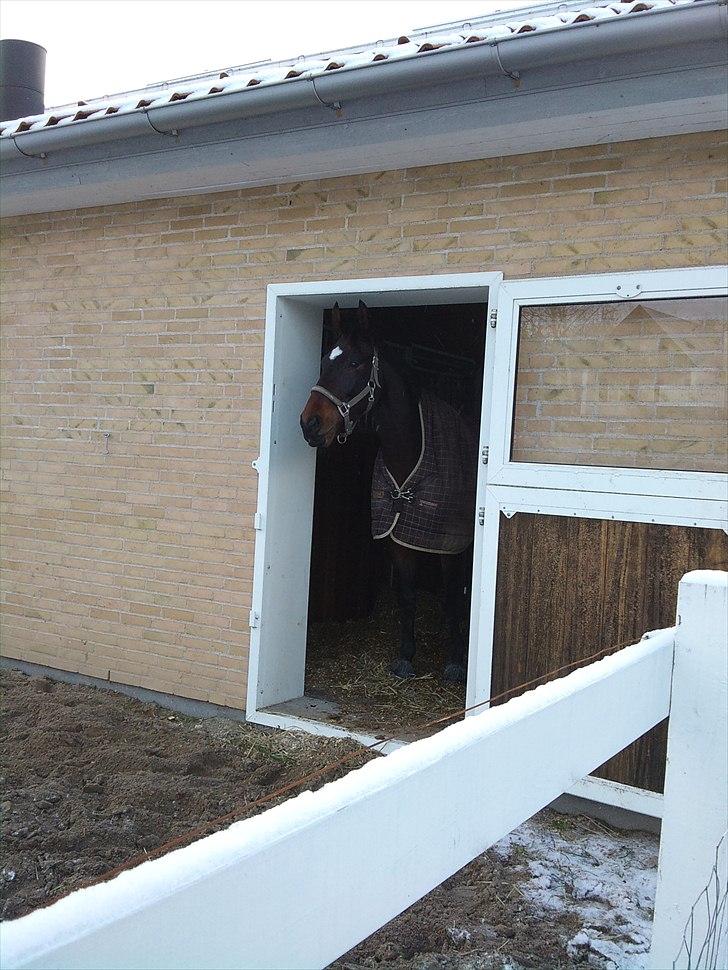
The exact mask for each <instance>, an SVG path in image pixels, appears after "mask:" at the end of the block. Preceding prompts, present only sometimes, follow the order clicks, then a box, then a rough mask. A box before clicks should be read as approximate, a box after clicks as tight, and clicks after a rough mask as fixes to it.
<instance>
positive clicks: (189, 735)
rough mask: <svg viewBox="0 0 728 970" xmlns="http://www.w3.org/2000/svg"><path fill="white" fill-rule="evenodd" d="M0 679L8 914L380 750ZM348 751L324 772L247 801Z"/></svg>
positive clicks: (9, 673) (6, 675)
mask: <svg viewBox="0 0 728 970" xmlns="http://www.w3.org/2000/svg"><path fill="white" fill-rule="evenodd" d="M0 686H2V689H3V704H2V706H3V716H4V734H5V737H4V743H3V752H2V778H1V779H0V784H1V785H2V802H1V803H0V811H1V813H2V841H3V850H4V851H3V860H2V869H0V914H1V916H2V918H3V919H15V918H17V917H19V916H23V915H24V914H25V913H28V912H30V911H31V910H33V909H36V908H37V907H39V906H43V905H45V904H46V903H49V902H52V901H53V900H55V899H57V898H58V897H60V896H63V895H65V894H66V893H68V892H70V891H71V890H73V889H76V888H78V887H80V886H82V885H85V884H86V883H87V882H89V881H92V880H94V879H96V878H98V877H100V876H102V875H103V874H104V873H106V872H109V871H110V870H112V869H115V868H116V867H117V866H119V865H121V864H122V863H125V862H127V861H128V860H130V859H133V858H136V857H140V856H141V858H140V860H139V861H142V859H143V857H144V855H145V854H146V853H150V852H152V851H153V850H154V849H156V848H157V847H159V846H161V845H163V844H164V843H166V842H167V841H168V840H170V839H173V838H175V837H177V836H181V835H183V834H185V833H186V832H189V831H191V830H193V829H197V828H199V827H200V826H201V825H203V824H204V823H206V822H210V821H211V820H213V819H216V818H218V816H221V815H224V814H226V813H228V812H231V811H233V809H235V808H238V811H237V812H236V814H235V818H245V817H246V816H248V815H254V814H257V813H258V812H259V811H263V810H264V809H266V808H270V807H271V806H272V805H275V804H278V802H280V801H283V800H284V799H285V798H287V797H289V796H290V795H292V794H297V793H298V791H302V790H304V789H306V788H314V789H315V788H317V787H320V786H321V785H322V784H324V783H325V782H326V781H331V780H332V779H333V778H334V777H339V776H341V775H343V774H346V773H347V772H348V771H349V770H351V769H352V768H354V767H358V766H359V765H361V764H363V763H364V762H365V761H367V760H369V759H370V758H372V757H376V755H375V754H373V753H372V752H370V751H366V750H365V749H363V748H360V747H359V745H357V744H355V743H353V742H351V741H347V740H340V739H335V738H318V737H312V736H311V735H307V734H302V733H300V732H287V731H275V730H273V729H268V728H264V727H260V726H257V725H251V724H244V723H241V722H238V721H232V720H227V719H222V718H210V719H205V720H200V719H197V718H190V717H185V716H184V715H181V714H175V713H172V712H170V711H169V710H168V709H166V708H162V707H159V706H158V705H156V704H150V703H143V702H141V701H137V700H133V699H132V698H129V697H126V696H124V695H122V694H118V693H115V692H113V691H110V690H99V689H98V688H95V687H85V686H80V685H74V684H65V683H60V682H58V681H54V680H50V679H49V678H45V677H44V678H39V677H28V676H25V675H24V674H22V673H20V672H18V671H15V670H6V671H2V672H0ZM353 752H356V754H355V757H354V758H352V759H351V760H350V761H348V762H347V763H346V764H344V765H342V766H341V768H339V769H338V770H336V771H331V772H329V773H328V774H327V775H326V777H323V778H321V779H317V780H315V781H314V782H313V783H312V784H311V783H308V784H304V785H302V786H301V787H300V788H299V789H296V790H295V791H289V792H287V793H286V794H284V795H283V796H281V797H279V798H277V799H274V800H272V801H270V802H268V803H266V804H265V805H262V806H256V807H254V808H247V807H246V806H247V805H248V804H249V803H250V802H253V801H256V800H258V799H260V798H262V797H265V796H267V795H269V794H270V793H271V792H273V791H275V790H277V789H278V788H280V787H282V786H284V785H286V784H288V783H289V782H291V781H294V780H295V779H297V778H299V777H301V776H302V775H305V774H307V773H309V772H311V771H314V770H316V769H318V768H321V767H323V766H324V765H326V764H328V763H329V762H332V761H335V760H337V759H338V758H340V757H342V756H344V755H347V754H350V753H353ZM231 821H232V819H227V820H226V821H225V822H223V823H219V824H211V825H210V826H209V827H208V828H207V829H206V832H208V833H209V832H213V831H216V830H217V829H218V828H224V827H225V826H226V825H229V824H230V822H231Z"/></svg>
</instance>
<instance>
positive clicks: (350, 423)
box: [311, 347, 381, 445]
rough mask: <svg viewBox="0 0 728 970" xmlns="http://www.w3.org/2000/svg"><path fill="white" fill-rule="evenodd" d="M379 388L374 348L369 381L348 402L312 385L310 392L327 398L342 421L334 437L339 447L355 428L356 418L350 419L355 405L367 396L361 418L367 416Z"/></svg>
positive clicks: (377, 361) (377, 362) (377, 357)
mask: <svg viewBox="0 0 728 970" xmlns="http://www.w3.org/2000/svg"><path fill="white" fill-rule="evenodd" d="M380 387H381V385H380V383H379V354H378V353H377V348H376V347H375V348H374V353H373V354H372V369H371V371H370V373H369V380H368V381H367V382H366V384H365V385H364V388H363V389H362V390H361V391H359V393H358V394H357V395H355V396H354V397H352V398H351V399H350V400H348V401H342V400H341V398H338V397H336V395H335V394H332V393H331V391H329V390H327V389H326V388H325V387H321V385H320V384H314V386H313V387H312V388H311V392H312V393H313V391H317V392H318V393H319V394H323V396H324V397H326V398H328V399H329V401H331V403H332V404H334V405H335V406H336V410H337V411H338V412H339V414H340V415H341V417H342V418H343V420H344V430H343V432H340V433H339V434H337V436H336V440H337V441H338V442H339V444H340V445H343V444H345V443H346V439H347V438H348V437H349V435H350V434H351V433H352V432H353V430H354V428H355V427H356V424H357V421H358V420H359V419H358V418H357V419H356V420H354V419H352V417H351V411H352V408H355V407H356V405H357V404H358V403H359V402H360V401H363V400H364V398H365V397H367V396H368V401H367V406H366V409H365V410H364V414H363V415H361V416H362V417H363V416H365V415H367V414H369V412H370V411H371V409H372V408H373V407H374V399H375V397H376V394H377V391H378V390H379V388H380Z"/></svg>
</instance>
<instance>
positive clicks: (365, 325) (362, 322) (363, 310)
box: [356, 300, 372, 336]
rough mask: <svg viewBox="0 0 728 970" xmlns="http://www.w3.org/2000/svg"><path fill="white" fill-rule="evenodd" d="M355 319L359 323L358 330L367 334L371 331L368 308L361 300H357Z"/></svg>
mask: <svg viewBox="0 0 728 970" xmlns="http://www.w3.org/2000/svg"><path fill="white" fill-rule="evenodd" d="M356 319H357V322H358V324H359V332H360V333H362V334H365V335H366V336H369V334H370V333H371V329H372V328H371V321H370V319H369V309H368V307H367V305H366V303H365V302H364V301H363V300H359V306H358V307H357V310H356Z"/></svg>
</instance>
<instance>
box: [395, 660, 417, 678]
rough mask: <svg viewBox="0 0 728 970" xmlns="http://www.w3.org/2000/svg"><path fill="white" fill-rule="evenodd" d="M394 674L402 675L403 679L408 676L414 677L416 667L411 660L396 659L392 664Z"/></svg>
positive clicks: (396, 675)
mask: <svg viewBox="0 0 728 970" xmlns="http://www.w3.org/2000/svg"><path fill="white" fill-rule="evenodd" d="M392 674H393V675H394V676H395V677H401V678H402V679H403V680H404V679H405V678H407V677H414V675H415V668H414V667H413V666H412V664H411V663H410V662H409V660H396V661H395V662H394V663H393V664H392Z"/></svg>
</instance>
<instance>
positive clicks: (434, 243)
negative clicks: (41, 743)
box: [2, 133, 726, 707]
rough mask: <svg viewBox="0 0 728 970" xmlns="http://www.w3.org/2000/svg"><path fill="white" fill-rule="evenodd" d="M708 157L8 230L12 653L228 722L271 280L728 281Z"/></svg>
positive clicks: (240, 698) (203, 205)
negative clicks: (704, 275)
mask: <svg viewBox="0 0 728 970" xmlns="http://www.w3.org/2000/svg"><path fill="white" fill-rule="evenodd" d="M724 145H725V139H724V137H723V136H721V135H720V134H717V133H707V134H696V135H686V136H681V137H673V138H665V139H652V140H647V141H640V142H630V143H625V144H620V145H612V146H593V147H588V148H578V149H570V150H566V151H558V152H542V153H538V154H534V155H519V156H514V157H508V158H497V159H487V160H484V161H476V162H466V163H458V164H452V165H440V166H434V167H428V168H413V169H407V170H403V171H395V172H384V173H376V174H371V175H361V176H353V177H346V178H339V179H326V180H321V181H317V182H302V183H293V184H287V185H280V186H277V187H276V186H273V187H266V188H256V189H249V190H244V191H232V192H225V193H219V194H214V195H206V196H198V197H194V198H181V199H166V200H161V201H152V202H141V203H133V204H128V205H120V206H108V207H103V208H94V209H81V210H78V211H75V212H64V213H52V214H49V215H34V216H27V217H22V218H18V219H13V220H9V221H7V222H6V223H5V226H4V233H3V262H4V270H5V276H4V279H5V284H4V298H3V329H2V340H3V345H2V356H3V370H4V379H5V383H4V389H3V399H2V430H3V454H2V486H3V499H4V506H3V519H2V526H3V536H2V542H3V577H2V579H3V586H2V611H3V645H4V652H5V653H6V655H8V656H11V657H20V658H23V659H25V660H29V661H34V662H37V663H42V664H48V665H51V666H55V667H61V668H64V669H70V670H75V671H80V672H83V673H87V674H91V675H93V676H98V677H102V678H109V679H111V680H117V681H123V682H125V683H129V684H135V685H142V686H145V687H150V688H153V689H157V690H162V691H168V692H172V693H177V694H181V695H184V696H188V697H196V698H201V699H204V700H210V701H213V702H216V703H221V704H228V705H231V706H235V707H242V706H243V705H244V698H245V682H246V669H247V653H248V628H247V620H248V610H249V606H250V596H251V584H252V565H253V541H254V534H253V530H252V514H253V512H254V509H255V502H256V488H257V480H256V475H255V473H254V472H253V470H252V469H251V467H250V462H251V460H252V459H253V458H254V457H256V455H257V451H258V435H259V408H260V394H261V370H262V349H263V327H264V305H265V289H266V285H267V284H268V283H272V282H285V281H293V280H312V279H322V278H323V279H331V278H337V277H342V278H343V277H353V276H399V275H407V274H420V273H442V272H448V271H456V272H466V271H483V270H499V271H502V272H503V273H504V274H505V276H506V277H519V276H543V275H568V274H573V273H582V272H601V271H611V270H623V269H652V268H663V267H672V266H700V265H706V264H712V263H719V262H723V261H724V260H725V240H726V236H725V223H724V219H725V197H724V194H725V192H726V179H725V162H724V158H725V155H724ZM721 193H723V197H721ZM106 435H108V438H107V437H106Z"/></svg>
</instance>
